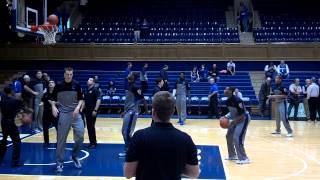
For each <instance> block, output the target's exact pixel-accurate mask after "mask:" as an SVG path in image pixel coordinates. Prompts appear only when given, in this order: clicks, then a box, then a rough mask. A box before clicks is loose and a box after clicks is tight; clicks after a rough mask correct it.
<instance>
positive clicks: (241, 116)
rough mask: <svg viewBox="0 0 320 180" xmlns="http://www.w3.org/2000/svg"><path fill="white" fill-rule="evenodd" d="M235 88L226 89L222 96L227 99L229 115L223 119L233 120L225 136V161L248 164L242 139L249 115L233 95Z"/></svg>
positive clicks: (240, 101)
mask: <svg viewBox="0 0 320 180" xmlns="http://www.w3.org/2000/svg"><path fill="white" fill-rule="evenodd" d="M234 90H235V88H233V87H226V89H225V90H224V95H225V96H226V97H228V99H227V102H226V104H227V108H228V110H229V113H228V114H226V115H225V116H224V117H223V118H228V119H233V121H231V123H230V124H229V127H228V132H227V135H226V138H227V145H228V153H229V157H228V158H227V160H237V161H236V163H237V164H249V163H250V160H249V158H248V156H247V154H246V151H245V149H244V139H245V135H246V132H247V128H248V125H249V122H250V119H251V117H250V114H249V112H248V111H246V108H245V106H244V102H243V101H242V99H240V98H239V97H237V96H235V95H234V94H233V92H234Z"/></svg>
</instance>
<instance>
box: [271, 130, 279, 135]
mask: <svg viewBox="0 0 320 180" xmlns="http://www.w3.org/2000/svg"><path fill="white" fill-rule="evenodd" d="M271 134H275V135H276V134H281V132H280V131H274V132H272V133H271Z"/></svg>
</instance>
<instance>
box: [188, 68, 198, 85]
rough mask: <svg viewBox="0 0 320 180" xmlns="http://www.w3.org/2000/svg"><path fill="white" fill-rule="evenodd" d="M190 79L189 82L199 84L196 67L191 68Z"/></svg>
mask: <svg viewBox="0 0 320 180" xmlns="http://www.w3.org/2000/svg"><path fill="white" fill-rule="evenodd" d="M190 77H191V82H199V80H200V77H199V72H198V68H197V66H194V67H193V69H192V71H191V74H190Z"/></svg>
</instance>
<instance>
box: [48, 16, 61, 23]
mask: <svg viewBox="0 0 320 180" xmlns="http://www.w3.org/2000/svg"><path fill="white" fill-rule="evenodd" d="M48 22H49V24H51V25H57V24H58V22H59V18H58V16H57V15H55V14H51V15H50V16H49V17H48Z"/></svg>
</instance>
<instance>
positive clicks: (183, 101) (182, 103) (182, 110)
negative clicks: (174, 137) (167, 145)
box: [176, 95, 187, 121]
mask: <svg viewBox="0 0 320 180" xmlns="http://www.w3.org/2000/svg"><path fill="white" fill-rule="evenodd" d="M176 108H177V114H178V118H179V121H185V120H186V119H187V97H186V96H184V95H177V99H176Z"/></svg>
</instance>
